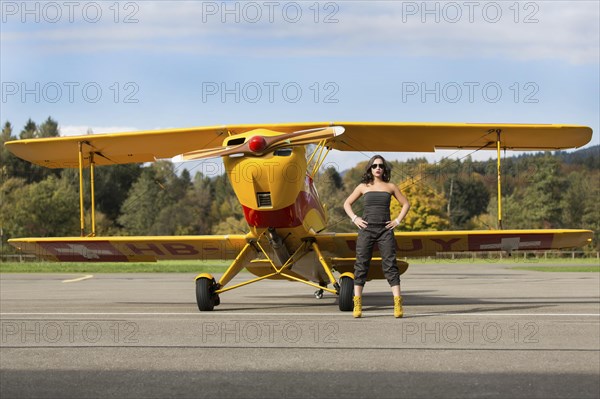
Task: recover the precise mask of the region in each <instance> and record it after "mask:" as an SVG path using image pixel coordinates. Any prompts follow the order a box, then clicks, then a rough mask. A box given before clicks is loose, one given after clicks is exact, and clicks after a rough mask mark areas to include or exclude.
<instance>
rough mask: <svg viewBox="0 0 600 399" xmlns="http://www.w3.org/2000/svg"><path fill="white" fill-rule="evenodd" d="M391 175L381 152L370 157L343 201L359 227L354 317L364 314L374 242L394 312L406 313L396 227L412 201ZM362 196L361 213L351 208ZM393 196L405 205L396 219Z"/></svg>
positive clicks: (400, 315)
mask: <svg viewBox="0 0 600 399" xmlns="http://www.w3.org/2000/svg"><path fill="white" fill-rule="evenodd" d="M390 175H391V168H390V166H389V164H388V163H387V162H386V161H385V159H384V158H383V157H382V156H381V155H375V156H374V157H372V158H371V159H370V160H369V162H368V164H367V167H366V169H365V173H364V174H363V177H362V181H361V183H360V184H359V185H358V186H357V187H356V188H355V189H354V191H353V192H352V194H350V196H348V198H347V199H346V201H345V202H344V210H345V211H346V214H347V215H348V216H349V217H350V219H351V220H352V223H354V224H355V225H356V226H358V228H359V231H358V239H357V241H356V263H355V264H354V298H353V299H354V311H353V315H354V317H361V316H362V292H363V288H364V285H365V282H366V279H367V273H368V272H369V264H370V262H371V256H372V254H373V245H374V244H375V243H377V246H378V247H379V251H380V252H381V258H382V267H383V273H384V275H385V277H386V279H387V281H388V283H389V284H390V287H392V294H393V295H394V316H395V317H402V315H403V311H402V297H401V296H400V273H399V272H398V266H397V264H396V240H395V239H394V229H395V228H396V227H398V225H399V224H400V222H402V219H404V217H405V216H406V214H407V213H408V210H409V209H410V204H409V203H408V200H407V199H406V197H405V196H404V195H402V193H401V192H400V189H398V187H397V186H396V185H395V184H393V183H390ZM363 196H364V209H363V214H362V217H361V216H358V215H357V214H355V213H354V212H353V211H352V204H354V202H356V200H358V199H359V198H360V197H363ZM392 197H394V198H396V200H398V202H400V204H401V205H402V210H401V211H400V214H399V215H398V217H396V218H395V219H392V218H391V217H390V201H391V199H392Z"/></svg>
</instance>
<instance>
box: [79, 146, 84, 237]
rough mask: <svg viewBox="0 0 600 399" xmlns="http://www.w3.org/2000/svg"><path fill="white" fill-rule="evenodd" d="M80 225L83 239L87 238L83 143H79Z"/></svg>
mask: <svg viewBox="0 0 600 399" xmlns="http://www.w3.org/2000/svg"><path fill="white" fill-rule="evenodd" d="M78 144H79V146H78V147H79V223H80V227H81V232H80V234H81V237H84V236H85V220H84V215H83V141H80V142H79V143H78Z"/></svg>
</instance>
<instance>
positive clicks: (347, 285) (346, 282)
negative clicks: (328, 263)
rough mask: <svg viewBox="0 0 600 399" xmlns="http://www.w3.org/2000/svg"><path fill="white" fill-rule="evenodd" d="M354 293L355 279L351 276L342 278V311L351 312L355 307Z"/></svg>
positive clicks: (340, 298)
mask: <svg viewBox="0 0 600 399" xmlns="http://www.w3.org/2000/svg"><path fill="white" fill-rule="evenodd" d="M353 295H354V280H353V279H352V278H350V277H342V278H340V291H339V306H340V310H341V311H342V312H349V311H351V310H352V309H353V308H354V303H353V301H352V296H353Z"/></svg>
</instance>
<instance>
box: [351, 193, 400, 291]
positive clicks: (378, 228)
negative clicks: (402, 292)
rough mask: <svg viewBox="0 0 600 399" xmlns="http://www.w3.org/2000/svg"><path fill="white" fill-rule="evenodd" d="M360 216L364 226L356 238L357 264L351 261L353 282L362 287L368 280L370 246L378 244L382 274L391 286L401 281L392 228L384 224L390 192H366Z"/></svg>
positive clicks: (388, 210) (387, 215) (388, 208)
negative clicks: (365, 224) (365, 225)
mask: <svg viewBox="0 0 600 399" xmlns="http://www.w3.org/2000/svg"><path fill="white" fill-rule="evenodd" d="M363 197H364V198H363V201H364V212H363V216H362V218H363V219H364V220H365V221H366V222H367V223H368V225H367V227H366V228H364V229H360V230H359V231H358V239H357V240H356V263H355V264H354V284H355V285H360V286H364V285H365V282H366V281H367V273H368V272H369V264H370V262H371V256H372V254H373V245H374V244H375V243H377V246H378V247H379V252H380V253H381V259H382V265H381V266H382V268H383V274H384V275H385V278H386V279H387V281H388V283H389V284H390V286H391V287H393V286H394V285H399V284H400V273H399V272H398V266H397V265H396V240H395V239H394V230H393V229H388V228H386V227H385V225H386V224H387V223H388V222H389V221H390V220H391V218H390V201H391V198H392V194H391V193H388V192H385V191H368V192H366V193H365V194H364V196H363Z"/></svg>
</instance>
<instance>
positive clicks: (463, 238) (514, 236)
mask: <svg viewBox="0 0 600 399" xmlns="http://www.w3.org/2000/svg"><path fill="white" fill-rule="evenodd" d="M357 237H358V234H357V233H322V234H319V235H317V236H316V237H315V238H316V241H317V244H318V245H319V247H321V249H322V250H323V251H325V252H328V253H329V254H334V257H333V258H332V263H334V264H335V260H336V259H338V258H339V259H340V261H341V259H346V258H353V257H354V256H355V253H356V240H357ZM395 238H396V251H397V254H398V257H420V256H435V255H436V254H437V253H440V252H483V251H509V252H510V251H515V250H529V251H535V250H548V249H562V248H575V247H582V246H584V245H586V244H587V243H589V242H591V240H592V231H590V230H559V229H556V230H482V231H419V232H396V233H395ZM377 253H378V248H377V247H375V255H377Z"/></svg>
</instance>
